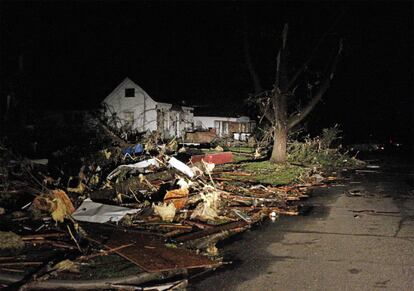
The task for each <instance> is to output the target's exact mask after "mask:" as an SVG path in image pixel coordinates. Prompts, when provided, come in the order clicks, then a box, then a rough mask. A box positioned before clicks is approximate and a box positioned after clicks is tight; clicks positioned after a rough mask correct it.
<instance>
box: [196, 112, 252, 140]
mask: <svg viewBox="0 0 414 291" xmlns="http://www.w3.org/2000/svg"><path fill="white" fill-rule="evenodd" d="M252 123H254V122H253V121H251V120H250V118H249V117H247V116H241V117H239V118H236V117H219V116H194V127H195V128H203V129H208V128H214V129H215V131H216V133H217V135H218V136H219V137H226V136H232V137H233V133H235V132H237V133H239V132H251V130H252V126H251V124H252Z"/></svg>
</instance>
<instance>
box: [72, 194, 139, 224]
mask: <svg viewBox="0 0 414 291" xmlns="http://www.w3.org/2000/svg"><path fill="white" fill-rule="evenodd" d="M139 211H141V209H131V208H126V207H121V206H114V205H106V204H102V203H96V202H93V201H92V200H91V199H89V198H87V199H85V200H83V202H82V204H81V205H80V206H79V208H78V209H76V211H75V212H74V213H72V217H73V218H74V219H76V220H78V221H87V222H96V223H105V222H108V221H113V222H118V221H120V220H121V219H122V218H123V217H124V216H125V215H126V214H134V213H137V212H139Z"/></svg>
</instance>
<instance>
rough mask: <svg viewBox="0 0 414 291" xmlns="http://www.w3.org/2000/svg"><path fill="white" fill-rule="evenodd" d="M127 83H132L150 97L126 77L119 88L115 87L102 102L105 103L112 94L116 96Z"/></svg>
mask: <svg viewBox="0 0 414 291" xmlns="http://www.w3.org/2000/svg"><path fill="white" fill-rule="evenodd" d="M127 83H132V84H133V85H134V86H136V87H137V88H138V89H139V90H140V91H142V92H143V93H144V95H146V96H148V97H150V96H149V95H148V93H147V92H145V90H144V89H142V87H141V86H139V85H138V84H137V83H135V82H134V81H132V80H131V79H130V78H128V77H126V78H125V79H124V80H123V81H122V82H121V83H120V84H119V85H118V86H116V87H115V89H113V90H112V91H111V93H109V94H108V95H107V96H106V97H105V99H104V100H102V102H104V101H105V100H106V99H107V98H108V97H109V96H111V95H112V94H114V93H115V92H117V91H118V90H120V89H121V88H122V87H123V86H125V85H126V84H127Z"/></svg>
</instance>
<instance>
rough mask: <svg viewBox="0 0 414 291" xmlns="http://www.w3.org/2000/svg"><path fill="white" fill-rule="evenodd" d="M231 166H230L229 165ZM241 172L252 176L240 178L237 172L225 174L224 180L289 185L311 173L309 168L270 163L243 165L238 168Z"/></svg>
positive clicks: (223, 175)
mask: <svg viewBox="0 0 414 291" xmlns="http://www.w3.org/2000/svg"><path fill="white" fill-rule="evenodd" d="M228 166H229V165H228ZM237 169H238V170H239V171H241V172H245V173H251V175H250V176H240V175H237V172H236V173H234V174H232V173H231V172H230V173H223V174H222V177H223V178H231V179H235V180H242V181H246V182H254V183H261V184H272V185H287V184H290V183H293V182H295V181H298V180H300V177H301V176H303V175H306V174H307V173H309V171H310V169H309V168H304V167H299V166H295V165H289V164H285V165H278V164H273V163H270V162H269V161H262V162H251V163H242V164H239V165H238V168H237Z"/></svg>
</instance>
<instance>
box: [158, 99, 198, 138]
mask: <svg viewBox="0 0 414 291" xmlns="http://www.w3.org/2000/svg"><path fill="white" fill-rule="evenodd" d="M174 108H176V109H174ZM193 116H194V114H193V108H192V107H185V106H173V105H172V104H169V103H161V102H159V103H157V128H158V130H159V131H161V135H162V137H163V138H173V137H182V136H184V133H185V132H186V131H187V130H191V129H192V128H193Z"/></svg>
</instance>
